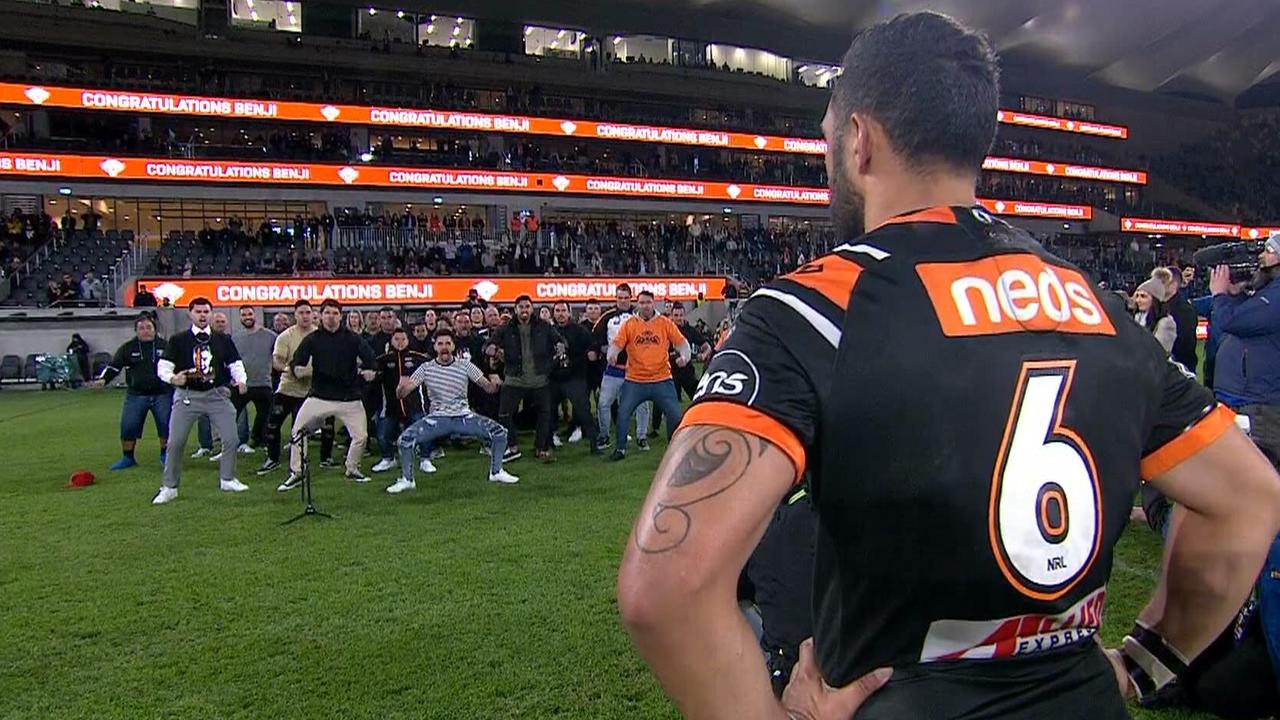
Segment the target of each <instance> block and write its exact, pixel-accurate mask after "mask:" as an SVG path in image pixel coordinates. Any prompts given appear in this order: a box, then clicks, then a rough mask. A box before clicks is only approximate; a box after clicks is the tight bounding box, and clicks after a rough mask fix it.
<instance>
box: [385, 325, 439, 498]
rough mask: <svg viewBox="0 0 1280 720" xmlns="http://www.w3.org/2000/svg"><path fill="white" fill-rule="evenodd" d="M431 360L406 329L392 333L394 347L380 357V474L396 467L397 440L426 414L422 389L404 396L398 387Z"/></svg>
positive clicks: (398, 329) (399, 329)
mask: <svg viewBox="0 0 1280 720" xmlns="http://www.w3.org/2000/svg"><path fill="white" fill-rule="evenodd" d="M430 360H431V358H430V357H427V355H425V354H424V353H421V352H418V351H417V350H413V349H411V348H410V343H409V335H408V334H407V333H406V332H405V331H404V330H403V329H402V328H397V329H396V330H395V331H393V332H392V333H391V349H390V350H388V351H387V352H385V353H383V354H382V355H379V356H378V360H377V370H378V378H379V380H380V382H381V384H382V395H383V398H382V406H383V408H384V409H385V412H384V413H383V415H382V421H381V422H380V423H379V424H378V433H379V435H378V448H379V450H381V452H382V459H381V460H379V461H378V464H377V465H374V466H373V471H374V472H376V473H380V472H386V471H387V470H390V469H391V468H394V467H395V466H396V439H397V438H399V437H400V433H401V432H403V431H404V430H405V429H407V428H408V427H409V426H410V425H412V424H414V423H415V422H417V421H418V420H419V419H420V418H421V417H422V415H423V412H424V407H425V405H426V399H425V398H424V397H423V396H422V388H417V389H415V390H413V391H412V392H408V393H406V394H405V395H404V396H403V397H397V396H396V388H397V387H398V386H399V385H400V380H401V379H402V378H406V377H409V376H411V375H413V373H414V372H415V371H416V370H417V369H418V368H419V367H422V365H423V364H424V363H427V362H429V361H430Z"/></svg>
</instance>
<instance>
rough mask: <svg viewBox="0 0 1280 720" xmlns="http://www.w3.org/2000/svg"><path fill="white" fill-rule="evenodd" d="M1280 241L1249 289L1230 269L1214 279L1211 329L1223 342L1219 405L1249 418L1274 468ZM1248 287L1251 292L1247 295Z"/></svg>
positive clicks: (1278, 456)
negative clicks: (1233, 279)
mask: <svg viewBox="0 0 1280 720" xmlns="http://www.w3.org/2000/svg"><path fill="white" fill-rule="evenodd" d="M1278 280H1280V236H1277V235H1273V236H1271V238H1270V239H1268V240H1267V242H1266V244H1265V245H1264V246H1263V250H1262V252H1261V253H1260V254H1259V255H1258V269H1257V271H1256V272H1255V273H1254V276H1253V279H1252V280H1250V281H1249V282H1248V283H1233V282H1232V281H1231V271H1230V268H1228V267H1227V266H1225V265H1223V266H1219V267H1216V268H1214V270H1213V272H1212V274H1211V275H1210V276H1209V291H1210V292H1211V293H1213V306H1212V321H1211V322H1212V325H1213V327H1214V329H1215V330H1216V332H1218V333H1220V334H1221V338H1222V342H1221V345H1220V346H1219V348H1218V355H1217V358H1216V361H1215V363H1214V364H1215V375H1214V390H1215V392H1216V393H1217V395H1218V399H1219V400H1221V401H1222V402H1223V403H1224V404H1226V405H1228V406H1229V407H1231V408H1232V409H1233V410H1235V411H1236V412H1238V413H1240V414H1242V415H1247V416H1249V421H1250V434H1251V435H1252V436H1253V440H1254V442H1255V443H1256V444H1257V445H1258V446H1259V447H1260V448H1262V450H1263V452H1265V453H1266V454H1267V456H1268V458H1269V459H1270V460H1271V462H1272V463H1273V464H1275V463H1277V461H1280V282H1277V281H1278ZM1246 285H1247V286H1248V289H1249V290H1251V292H1246Z"/></svg>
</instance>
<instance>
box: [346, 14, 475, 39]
mask: <svg viewBox="0 0 1280 720" xmlns="http://www.w3.org/2000/svg"><path fill="white" fill-rule="evenodd" d="M387 14H388V13H380V14H378V15H375V16H372V17H370V16H369V14H368V11H366V12H365V13H364V14H363V15H362V17H361V25H362V27H363V26H364V24H365V21H366V20H376V19H377V18H378V17H382V15H387ZM389 15H390V19H396V18H398V17H399V15H400V12H399V11H397V12H394V13H389ZM416 22H417V23H418V44H420V45H426V46H431V47H447V48H469V47H471V46H472V45H473V44H474V43H475V41H476V21H475V20H470V19H468V18H464V17H449V16H447V15H418V16H417V20H416ZM373 39H374V40H380V39H382V38H381V37H380V36H377V35H375V36H374V37H373Z"/></svg>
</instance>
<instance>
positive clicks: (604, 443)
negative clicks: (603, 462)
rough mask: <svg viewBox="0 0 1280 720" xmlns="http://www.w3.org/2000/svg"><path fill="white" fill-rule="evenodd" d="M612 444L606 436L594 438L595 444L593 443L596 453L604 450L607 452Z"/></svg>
mask: <svg viewBox="0 0 1280 720" xmlns="http://www.w3.org/2000/svg"><path fill="white" fill-rule="evenodd" d="M612 444H613V441H612V440H610V439H609V436H608V435H601V436H600V437H598V438H596V443H595V446H596V451H597V452H601V451H604V450H608V449H609V446H610V445H612Z"/></svg>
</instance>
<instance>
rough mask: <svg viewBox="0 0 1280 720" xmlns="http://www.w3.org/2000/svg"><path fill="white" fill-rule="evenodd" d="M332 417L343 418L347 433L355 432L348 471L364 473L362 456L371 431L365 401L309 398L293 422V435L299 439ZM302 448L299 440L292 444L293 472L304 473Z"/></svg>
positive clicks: (349, 454) (290, 450) (290, 465)
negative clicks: (368, 426) (361, 468)
mask: <svg viewBox="0 0 1280 720" xmlns="http://www.w3.org/2000/svg"><path fill="white" fill-rule="evenodd" d="M331 417H336V418H338V419H339V420H341V421H342V424H343V425H346V426H347V432H349V433H351V447H349V448H347V472H349V473H355V472H360V458H361V457H363V456H364V446H365V443H366V442H368V440H369V433H368V430H367V428H366V423H367V422H368V418H367V417H365V414H364V404H363V403H362V402H360V401H359V400H351V401H350V402H337V401H335V400H321V399H320V398H313V397H309V398H307V399H306V400H304V401H303V403H302V407H301V408H299V409H298V418H297V419H296V420H294V421H293V437H294V438H295V439H296V438H297V437H298V436H299V435H302V436H306V435H307V434H309V433H311V432H312V431H313V430H315V429H316V428H318V427H320V425H321V423H323V422H324V420H325V419H326V418H331ZM301 449H302V447H301V445H300V444H299V443H297V442H294V443H290V447H289V470H290V471H291V472H295V473H297V472H302V453H301Z"/></svg>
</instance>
